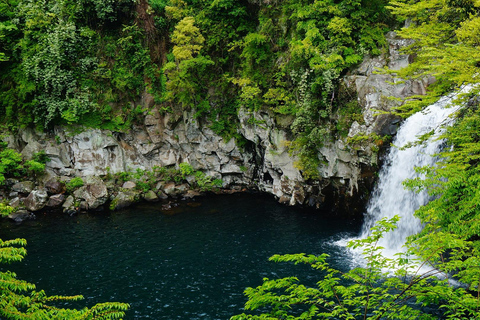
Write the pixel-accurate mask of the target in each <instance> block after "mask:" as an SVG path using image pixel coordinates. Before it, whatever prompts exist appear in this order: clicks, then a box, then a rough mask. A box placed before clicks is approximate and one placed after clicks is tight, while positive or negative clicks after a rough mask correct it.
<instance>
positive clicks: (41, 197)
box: [23, 189, 48, 212]
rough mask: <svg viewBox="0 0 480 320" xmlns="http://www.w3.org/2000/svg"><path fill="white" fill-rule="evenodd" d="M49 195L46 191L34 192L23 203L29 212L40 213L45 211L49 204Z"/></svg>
mask: <svg viewBox="0 0 480 320" xmlns="http://www.w3.org/2000/svg"><path fill="white" fill-rule="evenodd" d="M47 200H48V194H47V191H46V190H45V189H39V190H33V191H32V192H30V194H29V195H28V197H27V198H25V200H24V201H23V204H24V205H25V208H27V210H28V211H32V212H35V211H39V210H41V209H43V208H44V207H45V205H46V203H47Z"/></svg>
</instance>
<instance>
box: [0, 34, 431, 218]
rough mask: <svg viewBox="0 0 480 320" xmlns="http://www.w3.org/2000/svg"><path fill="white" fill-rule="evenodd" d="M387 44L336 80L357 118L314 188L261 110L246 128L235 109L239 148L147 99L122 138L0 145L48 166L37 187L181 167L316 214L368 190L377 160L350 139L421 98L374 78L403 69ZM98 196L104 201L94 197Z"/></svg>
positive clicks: (69, 132)
mask: <svg viewBox="0 0 480 320" xmlns="http://www.w3.org/2000/svg"><path fill="white" fill-rule="evenodd" d="M387 39H388V43H389V48H388V50H387V51H386V52H385V54H383V55H381V56H378V57H373V58H367V59H365V61H364V62H363V63H362V64H361V65H360V66H359V67H358V68H357V69H355V70H353V71H352V72H351V73H350V74H348V75H347V76H346V77H345V78H344V84H343V85H344V86H345V87H346V88H348V89H350V90H354V91H355V92H356V94H357V96H358V102H359V104H360V106H361V108H362V114H363V119H362V120H361V121H354V122H353V123H352V124H351V127H350V128H349V132H348V136H347V137H343V138H338V139H337V140H335V139H333V138H332V139H329V142H327V143H326V144H325V145H324V146H323V147H322V148H321V149H320V150H318V157H319V159H321V160H322V161H321V165H320V166H319V167H318V171H319V173H320V175H321V177H322V178H321V179H319V180H316V181H305V180H304V179H303V177H302V174H301V172H300V170H299V169H297V167H296V165H295V164H296V162H297V160H298V159H296V158H295V156H293V155H291V154H290V153H289V150H288V149H289V148H288V144H289V142H290V140H291V132H290V131H289V129H288V121H289V119H285V118H280V117H278V116H276V115H275V114H273V113H272V112H269V111H268V110H265V111H258V112H255V113H254V114H253V115H254V117H255V119H256V120H258V121H255V122H254V123H252V121H249V119H250V118H251V116H252V114H251V112H249V111H247V110H240V112H239V113H238V118H239V120H240V128H239V133H240V134H241V135H242V136H243V137H244V138H245V141H246V143H243V145H242V146H241V147H240V146H238V145H237V144H236V142H235V140H234V139H231V140H228V141H227V140H224V139H223V138H221V137H220V136H218V135H216V134H215V133H214V132H213V131H212V130H211V129H209V124H208V123H204V122H202V120H201V119H196V118H195V117H194V116H193V114H192V113H191V112H187V111H184V112H183V114H182V113H166V114H161V113H160V112H159V111H158V109H157V108H156V107H155V105H154V102H153V100H152V99H151V97H149V96H148V95H145V97H144V98H143V99H142V101H141V103H142V104H143V105H144V106H145V107H147V109H149V110H151V111H149V112H148V114H146V115H145V117H144V122H143V124H142V125H136V126H134V127H132V128H131V130H130V131H129V132H124V133H120V132H112V131H108V130H99V129H82V128H64V127H56V128H55V129H54V131H53V132H49V133H45V132H37V131H34V130H32V129H22V130H19V131H18V132H17V133H15V134H11V135H9V136H7V137H6V141H8V143H9V147H12V148H15V149H16V150H19V151H20V152H21V153H22V154H23V155H24V156H25V157H26V158H29V157H31V156H32V154H34V153H35V152H38V151H41V150H44V151H45V152H46V154H47V155H48V157H49V158H50V161H49V162H48V163H47V174H46V176H45V177H44V178H43V181H44V182H45V181H51V180H52V178H56V177H60V178H61V179H63V180H68V179H70V178H72V177H92V176H93V177H95V176H96V177H104V176H106V175H107V174H114V173H118V172H126V171H134V170H136V169H137V168H140V169H142V170H152V168H154V167H155V166H161V167H169V166H176V167H178V165H179V164H180V163H183V162H187V163H189V164H190V165H191V166H192V167H193V168H194V169H195V170H200V171H203V172H204V173H205V174H207V175H209V176H212V177H214V178H219V179H221V180H222V181H223V188H225V189H229V190H240V189H244V188H249V189H256V190H260V191H264V192H267V193H270V194H273V195H274V196H275V197H277V198H278V200H279V201H280V202H282V203H285V204H289V205H308V206H317V207H318V206H320V205H321V204H322V203H324V202H325V201H337V202H338V203H340V202H342V201H341V200H342V199H344V198H345V197H347V198H348V197H351V196H354V195H359V194H361V193H362V192H363V191H364V190H365V189H368V188H369V187H370V185H371V182H372V177H373V175H372V173H373V172H374V171H375V170H376V164H377V161H378V152H377V151H378V146H377V145H376V144H375V143H376V142H375V141H371V140H368V139H364V140H362V142H361V143H357V144H355V143H353V144H352V142H351V140H352V139H353V138H355V137H358V136H369V135H371V134H372V133H376V134H378V135H379V136H381V135H385V134H388V135H393V134H394V133H395V131H396V128H397V126H398V123H399V122H400V119H396V118H395V117H392V116H390V115H386V114H383V115H376V113H377V111H378V110H382V111H389V110H390V109H391V108H392V107H394V106H397V105H398V103H399V102H398V101H396V100H392V99H388V98H387V97H396V98H405V97H408V96H410V95H413V94H423V93H425V88H426V86H427V85H428V81H424V82H408V81H407V82H403V81H399V79H396V78H395V77H393V76H392V75H386V74H377V73H375V70H376V68H383V67H384V66H388V67H389V68H390V69H392V70H396V69H399V68H402V67H404V66H406V65H408V63H409V59H410V58H409V57H408V56H405V55H402V54H400V52H399V48H400V47H402V46H403V45H405V43H404V40H401V39H398V38H397V37H396V35H395V34H394V33H393V32H392V33H389V34H388V35H387ZM349 139H350V140H349ZM353 140H355V139H353ZM349 141H350V142H349ZM377 143H378V142H377ZM44 182H40V185H41V184H42V183H44ZM157 191H159V192H160V190H157ZM162 192H163V191H162ZM102 197H106V198H107V195H105V194H103V193H102ZM46 201H47V199H45V201H44V202H46ZM71 201H72V200H71ZM92 201H93V200H92ZM344 203H345V202H344ZM351 209H354V208H351Z"/></svg>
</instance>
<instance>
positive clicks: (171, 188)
mask: <svg viewBox="0 0 480 320" xmlns="http://www.w3.org/2000/svg"><path fill="white" fill-rule="evenodd" d="M163 192H165V194H166V195H168V196H175V195H176V193H175V183H173V182H169V183H166V184H165V185H164V186H163Z"/></svg>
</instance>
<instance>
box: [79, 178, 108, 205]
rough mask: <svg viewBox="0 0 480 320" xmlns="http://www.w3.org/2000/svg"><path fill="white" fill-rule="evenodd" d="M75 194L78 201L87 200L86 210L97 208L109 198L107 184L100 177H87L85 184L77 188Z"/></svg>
mask: <svg viewBox="0 0 480 320" xmlns="http://www.w3.org/2000/svg"><path fill="white" fill-rule="evenodd" d="M73 195H74V196H75V199H76V200H77V201H79V202H82V201H85V205H86V208H85V210H92V209H97V208H98V207H100V206H102V205H103V204H105V202H106V201H107V200H108V190H107V186H106V185H105V182H103V180H102V179H100V178H98V177H87V178H86V179H85V185H84V186H83V187H80V188H79V189H77V190H76V191H75V192H74V193H73Z"/></svg>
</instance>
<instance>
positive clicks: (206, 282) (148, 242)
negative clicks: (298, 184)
mask: <svg viewBox="0 0 480 320" xmlns="http://www.w3.org/2000/svg"><path fill="white" fill-rule="evenodd" d="M324 213H325V212H322V211H318V210H317V211H312V210H307V209H299V208H292V207H286V206H282V205H280V204H278V203H277V202H276V201H275V200H274V199H272V198H271V197H267V196H264V195H252V194H236V195H228V196H212V197H206V198H202V199H199V200H197V201H192V202H182V203H181V204H180V205H179V206H178V207H175V208H173V209H172V210H169V211H162V210H161V205H160V204H146V203H144V204H140V205H137V206H135V207H132V208H129V209H126V210H123V211H119V212H115V213H97V214H82V215H78V216H74V217H69V216H65V215H61V214H55V215H53V214H52V215H45V216H42V217H39V218H37V220H35V221H29V222H27V223H24V224H21V225H15V224H12V223H8V222H7V221H2V222H1V235H0V236H1V237H2V239H10V238H15V237H23V238H26V239H27V241H28V246H27V251H28V255H27V258H26V259H25V260H24V261H23V262H22V263H17V264H14V265H12V266H11V269H13V271H15V272H16V273H17V274H18V275H19V277H20V278H22V279H26V280H28V281H30V282H33V283H35V284H37V287H38V288H41V289H45V290H46V291H47V293H49V294H61V295H63V294H82V295H84V296H85V300H84V301H83V303H84V304H86V305H89V306H90V305H93V304H95V303H98V302H103V301H122V302H128V303H130V305H131V309H130V311H129V312H128V314H127V319H147V318H151V319H228V318H229V317H230V316H231V315H233V314H237V313H240V312H242V310H243V309H242V308H243V305H244V303H245V301H246V298H245V297H244V295H243V291H244V289H245V288H246V287H247V286H257V285H259V284H261V282H262V278H265V277H268V278H278V277H285V276H292V275H294V276H298V277H299V278H300V279H301V280H304V281H308V282H310V281H311V282H314V281H315V279H316V275H315V272H314V271H310V270H309V269H308V268H306V267H302V266H293V265H290V264H274V263H271V262H268V258H269V257H270V256H272V255H273V254H276V253H279V254H286V253H300V252H305V253H309V254H310V253H311V254H320V253H324V252H326V253H329V254H330V255H331V256H332V265H333V266H335V267H337V268H340V269H343V270H346V269H348V267H349V262H348V261H345V260H348V259H350V255H349V254H348V252H345V249H344V248H340V247H338V246H335V245H332V242H334V241H335V240H338V239H340V238H345V237H351V236H353V235H357V234H358V233H359V231H360V228H361V221H347V220H345V219H341V218H338V217H337V218H336V217H332V216H331V215H326V214H324Z"/></svg>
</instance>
